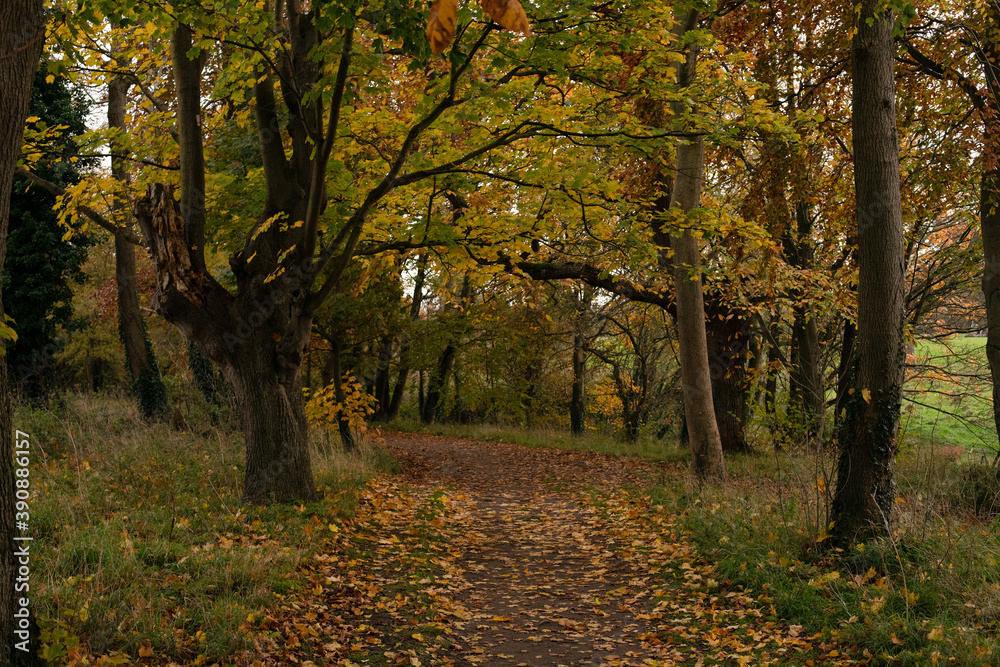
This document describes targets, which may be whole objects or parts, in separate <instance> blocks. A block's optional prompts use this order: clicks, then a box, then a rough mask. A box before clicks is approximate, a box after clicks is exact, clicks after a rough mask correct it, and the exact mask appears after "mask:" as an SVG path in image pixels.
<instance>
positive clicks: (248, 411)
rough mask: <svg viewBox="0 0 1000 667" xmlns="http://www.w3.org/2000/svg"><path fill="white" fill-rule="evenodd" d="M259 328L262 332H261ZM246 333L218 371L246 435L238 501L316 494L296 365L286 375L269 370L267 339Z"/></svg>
mask: <svg viewBox="0 0 1000 667" xmlns="http://www.w3.org/2000/svg"><path fill="white" fill-rule="evenodd" d="M262 333H263V332H262ZM265 337H266V338H269V336H267V335H266V334H263V335H257V336H253V337H251V338H250V340H248V341H247V344H245V345H240V346H238V347H237V348H236V353H235V354H234V355H233V359H232V360H231V361H230V363H228V364H226V365H224V366H223V374H224V375H225V376H226V379H227V380H228V381H229V383H230V384H231V385H232V387H233V393H234V394H235V396H236V402H237V404H238V405H239V408H240V416H241V418H242V422H243V434H244V437H245V439H246V471H245V474H244V483H243V502H244V503H247V504H255V505H260V504H268V503H271V502H278V503H285V502H290V501H292V500H315V499H317V498H318V497H319V495H318V493H317V492H316V485H315V482H314V480H313V474H312V465H311V463H310V460H309V448H308V446H307V440H306V433H307V425H306V419H305V406H304V399H303V396H302V379H301V376H300V374H299V372H298V368H296V369H295V371H294V372H292V373H290V374H289V375H288V376H286V377H281V376H280V375H278V374H276V373H274V372H273V370H272V368H271V365H272V364H273V363H274V358H273V356H272V355H269V354H266V353H264V354H261V351H262V350H266V349H267V348H266V344H265V343H264V341H263V340H261V338H265Z"/></svg>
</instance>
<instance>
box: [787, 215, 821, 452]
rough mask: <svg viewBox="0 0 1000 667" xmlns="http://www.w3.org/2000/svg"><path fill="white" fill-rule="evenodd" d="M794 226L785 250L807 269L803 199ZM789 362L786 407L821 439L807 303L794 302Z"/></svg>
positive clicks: (809, 251)
mask: <svg viewBox="0 0 1000 667" xmlns="http://www.w3.org/2000/svg"><path fill="white" fill-rule="evenodd" d="M795 220H796V229H795V231H794V232H792V231H789V232H788V233H787V234H786V236H785V239H784V241H785V254H786V255H787V256H788V258H789V261H790V263H791V264H792V266H794V267H796V268H798V269H811V268H812V263H813V248H812V245H811V243H810V241H809V237H810V234H811V233H812V218H811V216H810V215H809V208H808V205H807V204H806V203H805V202H802V201H800V202H798V203H797V204H796V205H795ZM792 356H793V358H794V360H795V361H794V363H793V364H792V368H791V374H790V378H789V380H790V383H791V387H790V390H789V408H790V410H791V412H792V413H793V414H796V415H797V416H798V417H799V418H800V420H801V422H802V428H803V432H804V433H805V435H806V436H807V438H808V439H809V440H811V441H814V442H818V443H822V440H823V426H824V422H825V420H826V389H825V387H824V386H823V372H822V369H821V368H820V359H821V350H820V346H819V328H818V327H817V326H816V314H815V309H814V308H813V307H812V305H811V304H809V303H802V299H799V303H798V304H796V306H795V321H794V323H793V326H792Z"/></svg>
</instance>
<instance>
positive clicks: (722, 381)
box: [706, 303, 750, 453]
mask: <svg viewBox="0 0 1000 667" xmlns="http://www.w3.org/2000/svg"><path fill="white" fill-rule="evenodd" d="M706 315H707V317H706V334H707V345H708V359H709V366H710V372H711V378H712V406H713V409H714V410H715V421H716V424H717V425H718V429H719V437H720V439H721V441H722V451H723V452H731V453H745V452H748V451H750V445H749V443H748V442H747V438H746V422H747V399H748V396H747V389H748V388H747V371H746V364H747V337H746V332H745V331H744V325H745V324H746V322H745V321H744V320H743V318H742V317H741V316H740V315H739V314H737V313H736V312H734V311H732V310H730V309H729V308H728V307H726V306H725V305H723V304H719V303H713V304H711V305H710V306H709V307H708V308H707V309H706Z"/></svg>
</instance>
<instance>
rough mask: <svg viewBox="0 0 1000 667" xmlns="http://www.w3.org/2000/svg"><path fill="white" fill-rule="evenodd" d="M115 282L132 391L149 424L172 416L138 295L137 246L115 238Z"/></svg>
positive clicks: (122, 338) (117, 236) (119, 319)
mask: <svg viewBox="0 0 1000 667" xmlns="http://www.w3.org/2000/svg"><path fill="white" fill-rule="evenodd" d="M115 280H116V282H117V285H118V335H119V336H120V338H121V341H122V345H123V346H124V347H125V359H126V363H127V364H128V370H129V374H130V375H131V377H132V391H133V393H135V396H136V398H137V399H138V401H139V410H140V411H141V412H142V416H143V419H146V420H147V421H153V420H161V419H166V418H167V417H168V416H169V415H170V403H169V401H168V400H167V388H166V387H165V386H164V384H163V378H162V377H160V366H159V364H158V363H157V361H156V355H155V354H154V353H153V344H152V343H151V342H150V340H149V335H148V333H147V332H146V322H145V320H144V319H143V317H142V309H141V308H140V307H139V297H138V294H137V293H136V272H135V246H133V245H132V244H131V243H129V242H128V241H126V240H125V239H124V238H122V236H121V235H118V234H116V235H115Z"/></svg>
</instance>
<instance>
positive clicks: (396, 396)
mask: <svg viewBox="0 0 1000 667" xmlns="http://www.w3.org/2000/svg"><path fill="white" fill-rule="evenodd" d="M426 273H427V254H426V253H424V254H422V255H420V259H418V260H417V276H416V278H415V279H414V281H413V299H412V301H410V322H411V323H415V322H417V321H419V320H420V307H421V305H422V304H423V301H424V279H425V276H426ZM409 376H410V340H409V338H408V339H407V340H405V341H404V342H403V349H402V350H400V353H399V375H398V376H397V377H396V386H395V387H394V388H393V390H392V399H391V400H390V401H389V413H388V415H386V416H387V417H388V419H387V421H392V420H394V419H396V418H397V417H399V409H400V408H401V407H402V406H403V392H404V391H405V390H406V380H407V379H408V378H409ZM422 410H423V406H422V404H421V406H420V410H418V411H422Z"/></svg>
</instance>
